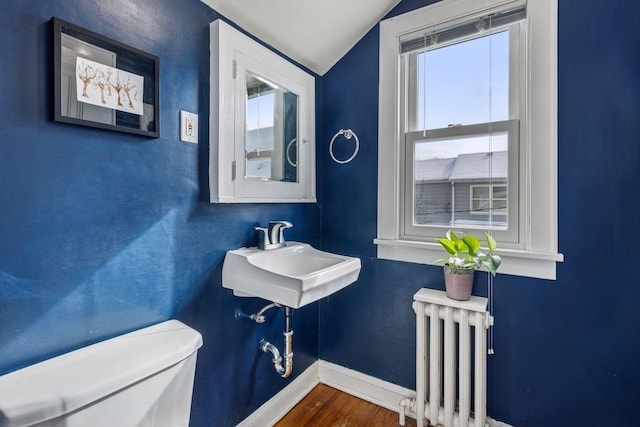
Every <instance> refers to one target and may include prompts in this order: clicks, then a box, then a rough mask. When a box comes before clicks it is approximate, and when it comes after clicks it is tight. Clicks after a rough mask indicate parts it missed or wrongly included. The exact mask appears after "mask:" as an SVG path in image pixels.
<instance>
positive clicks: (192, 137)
mask: <svg viewBox="0 0 640 427" xmlns="http://www.w3.org/2000/svg"><path fill="white" fill-rule="evenodd" d="M180 141H185V142H193V143H194V144H197V143H198V115H197V114H194V113H189V112H188V111H180Z"/></svg>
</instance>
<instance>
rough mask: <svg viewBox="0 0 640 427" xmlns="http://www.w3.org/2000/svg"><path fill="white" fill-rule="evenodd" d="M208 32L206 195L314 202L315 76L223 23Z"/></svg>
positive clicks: (220, 200)
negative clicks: (208, 100) (207, 181)
mask: <svg viewBox="0 0 640 427" xmlns="http://www.w3.org/2000/svg"><path fill="white" fill-rule="evenodd" d="M210 30H211V50H210V55H211V100H210V102H211V107H210V114H211V117H210V121H209V125H210V131H209V134H210V150H209V188H210V201H211V202H212V203H256V202H265V203H267V202H315V201H316V193H315V125H314V122H315V80H314V78H313V76H311V75H310V74H308V73H306V72H305V71H303V70H302V69H300V68H298V67H296V66H295V65H293V64H292V63H290V62H288V61H286V60H285V59H284V58H282V57H280V56H279V55H277V54H276V53H274V52H272V51H271V50H269V49H267V48H266V47H264V46H262V45H260V44H259V43H257V42H256V41H254V40H252V39H251V38H249V37H247V36H246V35H244V34H242V33H241V32H239V31H238V30H236V29H235V28H233V27H231V26H230V25H229V24H227V23H226V22H224V21H221V20H216V21H214V22H212V23H211V25H210Z"/></svg>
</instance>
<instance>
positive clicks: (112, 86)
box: [76, 57, 144, 116]
mask: <svg viewBox="0 0 640 427" xmlns="http://www.w3.org/2000/svg"><path fill="white" fill-rule="evenodd" d="M76 85H77V89H78V101H80V102H85V103H87V104H92V105H97V106H99V107H106V108H111V109H114V110H120V111H126V112H127V113H132V114H137V115H139V116H141V115H143V113H144V111H143V105H142V99H143V89H144V77H142V76H139V75H137V74H133V73H129V72H127V71H123V70H119V69H117V68H113V67H109V66H108V65H104V64H100V63H98V62H94V61H90V60H88V59H86V58H81V57H77V59H76Z"/></svg>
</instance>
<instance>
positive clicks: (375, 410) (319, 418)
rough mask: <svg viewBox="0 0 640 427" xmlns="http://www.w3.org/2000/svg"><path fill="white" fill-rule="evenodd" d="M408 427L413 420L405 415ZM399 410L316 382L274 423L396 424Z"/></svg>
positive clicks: (301, 426) (308, 426)
mask: <svg viewBox="0 0 640 427" xmlns="http://www.w3.org/2000/svg"><path fill="white" fill-rule="evenodd" d="M406 420H407V422H406V425H407V427H415V426H416V421H415V420H414V419H411V418H407V419H406ZM397 425H398V413H397V412H394V411H390V410H388V409H385V408H382V407H380V406H377V405H374V404H373V403H369V402H367V401H365V400H362V399H359V398H357V397H354V396H351V395H349V394H347V393H343V392H341V391H339V390H336V389H335V388H332V387H329V386H327V385H324V384H319V385H318V386H316V387H315V388H314V389H313V390H311V391H310V392H309V394H307V396H305V397H304V398H303V399H302V400H301V401H300V403H298V404H297V405H296V407H295V408H293V409H292V410H291V411H290V412H289V413H288V414H287V415H285V416H284V417H283V418H282V419H281V420H280V421H278V422H277V423H276V424H275V426H274V427H314V426H315V427H360V426H362V427H396V426H397Z"/></svg>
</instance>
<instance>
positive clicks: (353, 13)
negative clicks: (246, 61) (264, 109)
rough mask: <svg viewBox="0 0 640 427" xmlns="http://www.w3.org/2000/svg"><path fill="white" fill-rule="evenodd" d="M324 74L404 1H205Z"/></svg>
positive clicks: (315, 70)
mask: <svg viewBox="0 0 640 427" xmlns="http://www.w3.org/2000/svg"><path fill="white" fill-rule="evenodd" d="M202 2H204V3H205V4H207V5H209V6H210V7H211V8H213V9H214V10H215V11H216V12H218V13H220V14H221V15H222V16H224V17H225V18H227V19H229V20H231V21H233V22H234V23H235V24H237V25H238V26H239V27H241V28H242V29H243V30H245V31H247V32H249V33H250V34H252V35H254V36H255V37H257V38H259V39H260V40H262V41H263V42H265V43H267V44H269V45H271V46H273V47H274V48H276V49H277V50H279V51H280V52H282V53H284V54H285V55H287V56H288V57H290V58H291V59H293V60H295V61H297V62H299V63H300V64H302V65H304V66H305V67H307V68H309V69H310V70H311V71H314V72H315V73H317V74H319V75H323V74H324V73H326V72H327V71H329V69H330V68H331V67H333V65H334V64H335V63H336V62H338V60H340V58H342V57H343V56H344V55H345V54H346V53H347V52H348V51H349V50H350V49H351V48H352V47H353V46H354V45H355V44H356V43H357V42H358V40H360V39H361V38H362V36H364V35H365V34H366V33H367V32H368V31H369V30H370V29H371V28H373V26H374V25H376V24H377V23H378V21H380V19H381V18H382V17H383V16H385V15H386V14H387V12H389V11H390V10H391V9H392V8H393V7H394V6H395V5H396V4H398V3H399V2H400V0H313V1H311V0H202Z"/></svg>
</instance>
